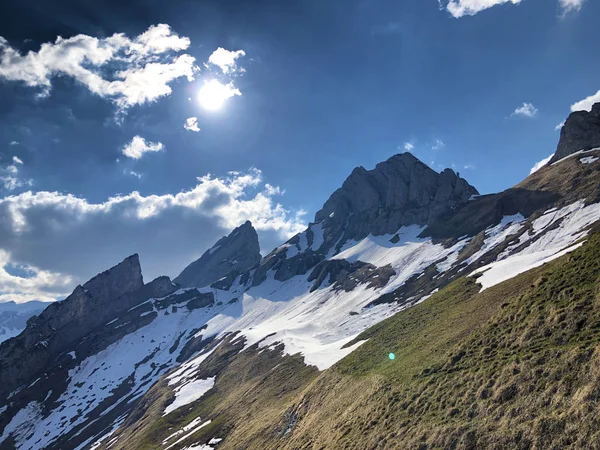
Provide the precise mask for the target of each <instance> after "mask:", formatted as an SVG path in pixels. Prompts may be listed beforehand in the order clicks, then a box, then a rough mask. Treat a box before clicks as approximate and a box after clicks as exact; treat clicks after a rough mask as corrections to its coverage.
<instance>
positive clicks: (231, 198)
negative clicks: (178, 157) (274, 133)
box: [0, 169, 305, 294]
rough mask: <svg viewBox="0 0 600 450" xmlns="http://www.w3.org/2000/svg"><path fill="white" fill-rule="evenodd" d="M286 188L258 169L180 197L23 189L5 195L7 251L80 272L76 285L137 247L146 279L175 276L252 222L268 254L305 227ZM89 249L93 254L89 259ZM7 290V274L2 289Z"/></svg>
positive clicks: (0, 244)
mask: <svg viewBox="0 0 600 450" xmlns="http://www.w3.org/2000/svg"><path fill="white" fill-rule="evenodd" d="M281 193H282V190H281V189H280V188H279V187H277V186H271V185H269V186H268V187H267V185H266V184H265V183H264V180H263V175H262V173H261V171H260V170H257V169H252V170H249V171H247V172H241V173H240V172H234V173H231V174H229V175H228V176H226V177H221V178H219V177H213V176H211V175H206V176H203V177H200V178H198V182H197V184H196V186H195V187H193V188H192V189H190V190H187V191H182V192H179V193H177V194H163V195H142V194H140V193H138V192H131V193H129V194H126V195H119V196H116V197H112V198H109V199H107V200H106V201H103V202H99V203H92V202H90V201H88V200H86V199H84V198H79V197H76V196H74V195H71V194H63V193H59V192H24V193H21V194H19V195H12V196H6V197H4V198H0V217H2V218H3V220H1V221H0V249H2V250H3V251H5V252H7V253H9V254H10V255H11V259H12V260H13V261H16V262H18V263H19V264H27V265H30V266H33V267H36V268H38V269H39V270H45V271H49V272H51V273H62V274H65V275H68V276H71V277H73V283H72V285H71V288H69V289H72V288H73V287H74V283H77V282H83V281H85V280H86V279H88V278H90V277H92V276H93V275H95V274H96V273H98V272H100V271H102V270H105V269H107V268H108V267H110V266H112V265H114V264H115V263H117V262H119V261H121V260H122V259H123V258H124V257H126V256H127V255H129V254H132V253H135V252H138V253H139V254H140V259H141V262H142V266H143V270H144V277H145V279H146V280H147V281H148V280H149V279H151V278H153V277H155V276H158V275H162V274H167V275H170V276H174V275H177V274H178V273H179V272H180V271H181V270H182V269H183V268H184V267H185V266H186V265H187V264H189V263H190V262H192V261H193V260H194V259H195V258H197V257H199V256H200V255H201V254H202V253H203V252H204V250H206V249H207V248H210V247H211V246H212V245H213V244H214V243H215V242H216V241H217V240H218V239H219V238H220V237H222V236H223V235H224V234H227V233H229V232H230V231H231V230H232V229H233V228H234V227H236V226H238V225H240V224H241V223H243V222H244V221H246V220H251V221H252V223H253V225H254V227H255V228H256V229H257V231H258V233H259V237H260V240H261V247H262V248H263V250H264V251H267V252H268V251H270V250H271V249H272V248H274V247H275V246H276V245H278V244H279V243H280V242H281V240H283V239H287V238H288V237H290V236H292V235H293V234H295V233H297V232H299V231H301V230H303V229H304V227H305V224H304V223H303V221H302V217H301V213H302V211H299V212H298V213H296V214H294V213H291V212H290V211H288V210H286V209H285V208H284V207H283V205H281V204H280V203H278V202H276V201H275V200H274V199H273V196H275V195H280V194H281ZM198 230H202V232H198ZM82 249H85V252H84V253H85V254H93V255H94V258H85V257H83V256H82V255H83V253H82ZM56 255H61V257H60V258H57V257H56ZM0 278H1V277H0ZM4 291H5V289H4V286H3V285H2V281H1V279H0V294H2V293H3V292H4Z"/></svg>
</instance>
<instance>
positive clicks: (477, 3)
mask: <svg viewBox="0 0 600 450" xmlns="http://www.w3.org/2000/svg"><path fill="white" fill-rule="evenodd" d="M505 3H512V4H513V5H517V4H519V3H521V0H450V1H449V2H448V4H447V5H446V10H447V11H448V12H449V13H450V14H451V15H452V16H453V17H456V18H460V17H463V16H474V15H475V14H477V13H479V12H481V11H483V10H486V9H488V8H491V7H493V6H496V5H503V4H505ZM440 5H441V3H440Z"/></svg>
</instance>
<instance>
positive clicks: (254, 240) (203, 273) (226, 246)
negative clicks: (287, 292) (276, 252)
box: [174, 221, 261, 287]
mask: <svg viewBox="0 0 600 450" xmlns="http://www.w3.org/2000/svg"><path fill="white" fill-rule="evenodd" d="M260 259H261V256H260V247H259V244H258V235H257V234H256V230H255V229H254V227H253V226H252V223H251V222H250V221H247V222H246V223H244V224H243V225H241V226H239V227H237V228H236V229H235V230H233V231H232V232H231V233H230V234H229V236H225V237H223V238H221V239H220V240H219V241H218V242H217V243H216V244H215V245H214V246H213V247H212V248H210V249H209V250H207V251H206V252H204V254H203V255H202V256H201V257H200V258H199V259H197V260H196V261H194V262H193V263H191V264H190V265H189V266H187V267H186V268H185V269H184V270H183V272H181V274H179V276H178V277H177V278H175V280H174V281H175V282H176V283H178V284H179V285H181V286H182V287H203V286H208V285H209V284H211V283H213V282H215V281H217V280H219V279H221V278H223V277H225V276H226V275H228V274H229V273H230V272H232V271H238V272H243V271H245V270H247V269H249V268H250V267H252V266H254V265H255V264H257V263H258V262H259V261H260Z"/></svg>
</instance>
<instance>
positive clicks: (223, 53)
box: [208, 47, 246, 73]
mask: <svg viewBox="0 0 600 450" xmlns="http://www.w3.org/2000/svg"><path fill="white" fill-rule="evenodd" d="M241 56H246V52H245V51H244V50H237V51H235V52H234V51H231V50H226V49H224V48H222V47H219V48H218V49H216V50H215V51H214V52H212V54H211V55H210V56H209V57H208V62H209V63H210V64H214V65H215V66H218V67H219V68H220V69H221V70H222V71H223V73H229V72H235V71H236V70H238V68H237V65H236V60H237V59H238V58H240V57H241Z"/></svg>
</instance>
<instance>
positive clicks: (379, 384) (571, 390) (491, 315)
mask: <svg viewBox="0 0 600 450" xmlns="http://www.w3.org/2000/svg"><path fill="white" fill-rule="evenodd" d="M599 282H600V235H599V234H595V235H593V236H592V237H591V238H590V240H589V241H588V243H586V244H585V245H584V246H583V247H582V248H581V249H579V250H578V251H576V252H574V253H573V254H571V255H567V256H565V257H563V258H561V259H558V260H556V261H554V262H553V263H551V264H548V265H545V266H543V267H541V268H538V269H535V270H532V271H530V272H528V273H526V274H523V275H521V276H519V277H517V278H515V279H512V280H509V281H508V282H505V283H503V284H501V285H498V286H496V287H494V288H491V289H488V290H486V291H484V292H482V293H480V294H479V293H477V292H478V288H477V286H476V285H475V284H474V283H473V281H472V280H468V279H464V278H462V279H459V280H457V281H456V282H454V283H453V284H451V285H450V286H449V287H448V288H446V289H444V290H443V291H441V292H439V293H438V294H436V295H434V296H433V297H431V298H430V299H429V300H428V301H426V302H424V303H423V304H421V305H418V306H416V307H414V308H411V309H409V310H406V311H404V312H402V313H399V314H397V315H396V316H394V317H392V318H390V319H388V320H386V321H384V322H382V323H381V324H379V325H377V326H375V327H373V328H371V329H370V330H368V331H367V332H365V333H364V335H363V336H361V338H369V341H368V342H367V343H365V344H364V345H363V346H361V347H359V349H357V350H356V351H354V352H353V353H352V354H350V355H349V356H348V357H347V358H345V359H344V360H342V361H340V362H339V363H338V364H337V365H336V366H334V367H333V368H332V369H330V370H328V371H326V372H324V373H323V374H321V375H320V376H319V378H318V379H317V380H315V381H314V382H313V383H312V385H311V386H310V387H309V388H308V389H307V390H306V391H305V392H304V393H303V395H301V396H298V397H297V398H296V400H295V402H294V403H293V404H292V406H291V407H290V410H289V411H288V413H287V416H286V417H288V418H289V417H290V416H295V417H297V423H296V425H295V427H294V429H293V432H292V433H290V434H288V435H287V436H285V437H283V438H280V437H276V435H275V433H273V431H272V430H274V429H276V428H278V427H279V428H281V427H282V423H283V422H285V421H286V417H284V418H283V419H281V421H280V423H279V424H275V423H269V422H268V421H261V423H262V424H261V425H260V426H259V425H257V427H256V429H258V428H260V427H262V431H261V432H260V433H258V434H255V435H253V436H250V435H245V436H241V435H240V436H234V435H232V436H230V438H228V439H226V440H225V441H224V443H223V446H222V447H221V449H225V448H234V449H238V448H290V449H300V448H315V449H317V448H332V449H333V448H336V449H337V448H348V449H351V448H354V449H365V448H420V449H426V448H470V449H475V448H498V449H505V448H523V449H525V448H536V449H551V448H556V449H558V448H567V447H571V448H600V415H599V413H600V407H599V406H598V402H599V401H600V345H599V341H600V288H599ZM390 351H392V352H394V353H395V354H396V359H395V360H394V361H390V360H389V359H388V358H387V354H388V352H390ZM246 446H247V447H246Z"/></svg>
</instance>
